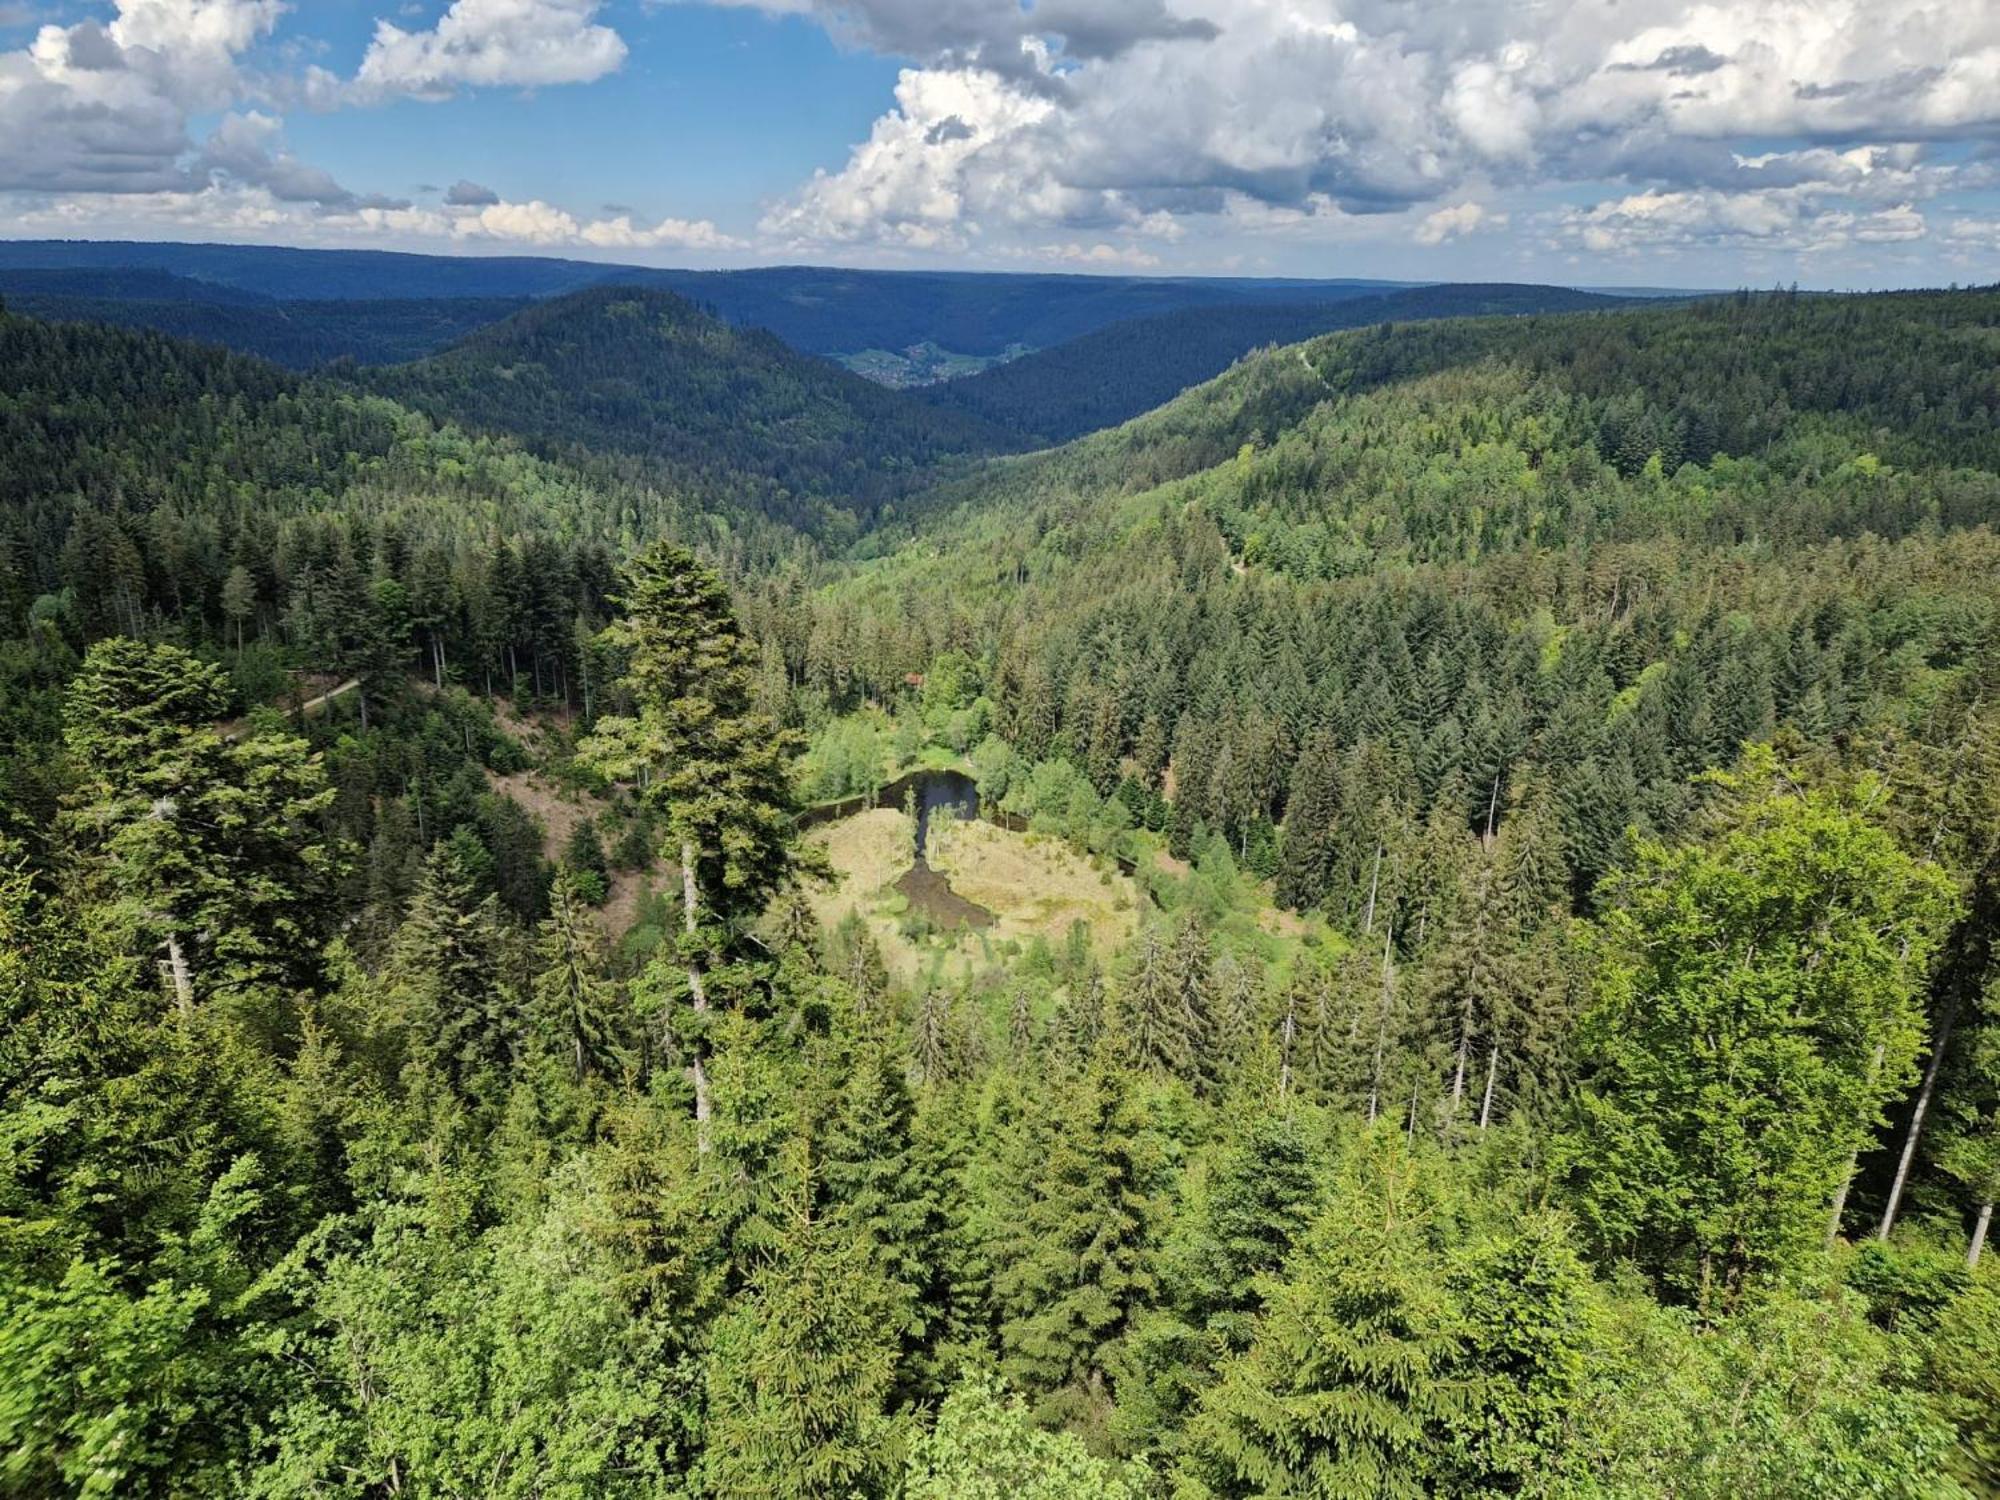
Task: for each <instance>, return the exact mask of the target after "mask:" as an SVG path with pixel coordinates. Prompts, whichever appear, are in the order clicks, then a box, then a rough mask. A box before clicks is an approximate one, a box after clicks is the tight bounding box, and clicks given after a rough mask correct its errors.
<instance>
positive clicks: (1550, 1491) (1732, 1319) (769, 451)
mask: <svg viewBox="0 0 2000 1500" xmlns="http://www.w3.org/2000/svg"><path fill="white" fill-rule="evenodd" d="M52 254H53V252H52V251H50V250H49V249H48V248H46V246H45V247H43V248H41V249H40V250H37V249H36V248H35V247H34V246H32V245H27V244H22V245H16V246H11V247H6V248H0V296H4V297H5V298H6V310H5V311H4V312H0V618H3V619H4V628H0V636H4V640H0V853H3V854H4V861H0V933H4V936H0V1140H4V1141H5V1142H6V1147H5V1150H4V1151H0V1289H4V1296H0V1307H4V1311H0V1493H3V1494H15V1493H18V1494H22V1495H28V1494H38V1495H39V1494H50V1495H53V1494H69V1493H78V1494H84V1493H88V1494H135V1495H137V1494H159V1495H182V1494H186V1495H211V1494H213V1495H221V1494H259V1495H273V1496H277V1495H285V1496H293V1495H298V1496H303V1495H343V1496H355V1497H360V1496H373V1495H386V1494H396V1495H423V1496H438V1497H443V1496H448V1495H462V1494H480V1495H489V1494H490V1495H503V1494H504V1495H529V1494H534V1495H543V1494H547V1495H558V1494H560V1495H576V1496H583V1495H592V1496H596V1495H606V1496H615V1495H630V1496H641V1495H643V1496H681V1497H689V1500H694V1497H704V1500H707V1497H713V1500H722V1497H726V1496H744V1495H753V1494H754V1495H765V1496H785V1497H790V1496H798V1497H813V1500H822V1497H824V1500H834V1497H841V1500H847V1497H853V1496H866V1497H882V1500H891V1497H898V1496H901V1497H908V1500H937V1497H943V1496H946V1495H951V1496H953V1497H954V1500H957V1497H959V1496H975V1495H986V1494H1001V1493H1007V1494H1015V1493H1019V1494H1021V1495H1023V1496H1036V1497H1041V1496H1047V1497H1049V1500H1055V1497H1058V1496H1070V1495H1086V1494H1087V1495H1103V1496H1107V1497H1113V1500H1118V1497H1128V1500H1138V1497H1146V1500H1154V1497H1161V1500H1164V1497H1168V1496H1172V1497H1174V1500H1251V1497H1254V1496H1266V1495H1269V1496H1280V1495H1283V1496H1288V1497H1289V1496H1297V1497H1308V1496H1310V1497H1331V1496H1335V1495H1364V1494H1365V1495H1389V1494H1395V1495H1435V1496H1465V1497H1483V1496H1497V1495H1530V1494H1533V1495H1546V1496H1563V1497H1578V1500H1581V1497H1587V1496H1588V1497H1595V1496H1621V1497H1635V1500H1636V1497H1650V1496H1669V1495H1671V1496H1675V1497H1716V1500H1721V1497H1725V1496H1738V1495H1770V1496H1790V1495H1806V1494H1821V1495H1825V1494H1846V1493H1863V1492H1866V1493H1871V1494H1881V1495H1894V1496H1904V1495H1908V1496H1916V1495H1925V1496H1945V1497H1955V1496H1975V1495H1985V1494H1991V1493H1994V1492H1995V1488H1994V1487H1995V1485H1996V1484H2000V1469H1996V1467H1995V1463H1996V1460H1995V1457H1994V1454H1995V1448H1994V1443H1995V1441H1996V1438H1995V1434H1996V1432H2000V1426H1996V1413H2000V1393H1996V1390H1995V1387H1994V1383H1993V1362H1992V1359H1991V1357H1990V1356H1991V1351H1992V1348H1993V1347H1994V1340H1995V1338H1996V1337H2000V1282H1996V1280H1995V1274H1996V1273H1995V1271H1994V1263H1995V1257H1994V1255H1993V1253H1992V1251H1991V1248H1990V1246H1989V1245H1988V1243H1987V1238H1988V1234H1989V1230H1990V1221H1991V1215H1992V1205H1993V1202H1994V1201H1995V1196H1996V1193H2000V1063H1997V1062H1996V1060H2000V968H1997V967H1996V959H1995V955H1996V953H2000V947H1996V941H2000V709H1996V705H2000V362H1996V360H1995V358H1994V354H1995V348H1996V344H1995V337H1996V330H1997V329H2000V291H1995V290H1994V289H1991V288H1972V289H1954V290H1949V291H1928V292H1905V293H1883V294H1865V295H1864V294H1853V295H1812V294H1806V293H1799V292H1796V291H1779V292H1772V293H1748V292H1743V293H1733V294H1726V295H1719V296H1706V297H1699V298H1697V297H1692V296H1688V297H1681V296H1667V297H1647V298H1643V299H1642V298H1637V297H1620V296H1611V295H1606V294H1602V293H1595V292H1581V291H1576V290H1573V289H1570V288H1566V287H1559V286H1522V285H1511V284H1486V283H1464V284H1436V285H1428V284H1427V285H1416V286H1412V285H1404V284H1396V283H1388V282H1375V281H1360V280H1348V281H1334V280H1327V281H1317V282H1309V281H1278V280H1272V281H1268V282H1260V281H1252V280H1249V279H1238V278H1214V279H1208V280H1205V279H1202V278H1175V277H1159V278H1146V277H1123V276H1119V277H1105V278H1101V279H1100V278H1092V277H1070V276H1054V275H1049V276H1040V275H1034V276H1031V275H1019V276H1015V275H994V276H991V277H985V276H971V275H964V276H959V275H948V274H944V273H935V274H933V273H929V272H909V273H900V272H890V271H882V272H850V271H839V270H815V269H813V268H767V269H764V270H760V271H744V272H685V273H681V272H675V273H668V272H660V273H657V274H651V275H649V274H643V273H644V271H645V268H617V267H611V268H607V267H605V266H602V265H598V264H596V263H588V262H582V261H560V260H542V259H525V258H523V259H518V260H516V259H514V258H505V259H496V260H490V261H481V262H479V263H478V264H477V266H476V267H473V266H470V263H467V264H466V265H465V266H460V263H457V262H449V263H445V262H447V261H448V258H444V257H437V258H424V257H410V258H394V257H380V258H374V257H372V256H360V257H358V258H353V259H348V258H343V255H342V254H340V253H337V252H333V251H308V250H299V251H284V252H278V251H273V252H270V253H269V254H268V255H265V254H260V253H258V252H255V251H253V250H251V249H249V248H245V247H224V246H215V247H199V246H163V247H155V248H153V249H151V250H147V251H146V252H144V253H143V254H142V253H138V252H135V251H133V250H132V249H131V248H130V247H119V246H115V245H101V246H97V247H95V248H93V249H89V250H87V251H78V252H77V253H75V254H69V253H68V252H65V254H66V255H68V260H67V262H66V265H65V266H64V267H55V268H52V267H50V266H48V265H45V264H41V263H40V262H38V261H37V260H36V259H35V257H36V256H37V255H40V256H43V257H48V256H50V255H52ZM454 267H458V269H454ZM614 273H615V274H614ZM9 278H12V279H9ZM391 292H393V293H394V295H389V293H391ZM863 350H878V351H879V350H889V351H894V350H902V351H924V352H923V353H921V354H920V355H918V354H911V355H910V356H909V363H908V364H907V365H906V366H897V365H895V363H894V361H883V362H877V364H876V365H875V366H873V367H871V372H872V373H873V374H874V375H875V377H876V378H874V379H867V378H863V377H862V376H861V375H858V374H856V373H854V372H853V370H852V369H851V368H842V364H841V362H840V361H841V360H842V359H844V360H845V361H846V362H847V363H848V364H850V365H851V364H852V363H853V359H854V356H855V354H856V353H857V352H859V351H863ZM948 350H949V351H958V353H957V354H955V355H947V354H946V353H945V351H948ZM960 356H963V358H961V357H960ZM898 357H899V358H901V357H902V356H898ZM972 364H983V365H985V367H984V368H981V369H979V370H978V371H976V372H971V371H970V370H969V366H970V365H972ZM919 367H920V368H919ZM919 375H921V376H923V377H925V380H924V381H919V380H918V378H917V377H918V376H919ZM931 376H938V377H943V378H939V379H936V380H929V378H928V377H931ZM107 1330H109V1331H112V1332H115V1333H116V1337H107ZM93 1465H95V1467H92V1466H93ZM87 1472H88V1473H89V1474H101V1475H103V1476H107V1477H105V1478H104V1479H103V1480H102V1482H100V1481H99V1480H98V1479H95V1478H88V1477H87ZM995 1475H999V1476H1000V1478H1001V1479H1005V1480H1006V1481H1007V1483H1008V1485H1011V1486H1013V1487H1012V1488H1007V1487H1002V1488H994V1487H993V1485H995V1484H998V1483H999V1482H1000V1481H999V1480H997V1479H995V1477H994V1476H995ZM496 1476H498V1477H496ZM968 1476H970V1477H968ZM980 1484H986V1485H988V1488H985V1489H981V1488H978V1487H977V1486H978V1485H980Z"/></svg>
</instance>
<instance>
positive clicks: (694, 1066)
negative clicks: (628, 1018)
mask: <svg viewBox="0 0 2000 1500" xmlns="http://www.w3.org/2000/svg"><path fill="white" fill-rule="evenodd" d="M694 866H695V847H694V840H693V839H682V840H681V916H682V925H683V927H684V928H685V930H686V932H687V937H688V953H687V977H688V995H689V997H690V999H692V1001H693V1003H694V1013H695V1014H696V1015H698V1016H705V1015H707V1014H708V985H707V978H706V976H705V975H704V974H703V972H702V967H701V959H700V957H699V956H698V954H697V953H696V949H695V933H696V932H697V931H698V930H699V928H700V925H701V896H700V893H699V892H698V891H697V890H696V888H695V883H694ZM707 1047H708V1038H707V1036H706V1035H702V1036H698V1037H696V1038H695V1039H694V1045H693V1047H692V1048H690V1049H689V1050H690V1051H691V1052H692V1053H693V1060H692V1061H691V1062H690V1064H689V1066H688V1077H689V1078H690V1079H692V1080H693V1082H694V1125H695V1147H696V1149H697V1150H698V1151H700V1152H701V1153H702V1154H703V1155H706V1154H707V1152H708V1121H709V1114H710V1109H709V1102H708V1067H707V1064H706V1062H705V1060H704V1056H703V1054H704V1052H705V1051H706V1049H707Z"/></svg>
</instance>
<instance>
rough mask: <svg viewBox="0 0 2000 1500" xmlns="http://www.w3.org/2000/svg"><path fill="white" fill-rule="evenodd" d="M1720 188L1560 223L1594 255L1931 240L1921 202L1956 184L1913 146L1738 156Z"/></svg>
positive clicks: (1604, 207) (1673, 194)
mask: <svg viewBox="0 0 2000 1500" xmlns="http://www.w3.org/2000/svg"><path fill="white" fill-rule="evenodd" d="M1735 167H1736V171H1735V172H1734V174H1733V175H1730V176H1728V177H1727V178H1726V179H1724V180H1723V181H1721V182H1706V183H1702V184H1699V185H1696V186H1692V187H1685V188H1649V189H1647V190H1645V191H1642V192H1637V193H1630V194H1626V195H1624V196H1621V197H1617V198H1611V199H1607V200H1605V201H1603V202H1600V203H1597V204H1594V205H1592V206H1590V207H1588V208H1580V209H1569V210H1565V211H1563V212H1562V213H1560V214H1559V215H1558V216H1557V221H1556V222H1557V230H1558V236H1559V238H1560V239H1562V240H1563V241H1565V242H1567V243H1569V244H1571V245H1573V246H1576V247H1580V248H1582V249H1584V250H1587V251H1590V252H1592V253H1595V254H1621V253H1625V254H1629V253H1633V252H1638V251H1643V250H1653V249H1686V248H1691V247H1694V246H1698V245H1733V246H1736V247H1738V248H1746V249H1762V250H1785V251H1792V252H1798V253H1817V252H1823V251H1828V250H1837V249H1845V248H1849V247H1853V246H1867V245H1895V244H1903V243H1907V242H1910V241H1913V240H1919V239H1922V238H1924V236H1925V235H1926V234H1927V233H1928V228H1929V226H1928V224H1927V221H1926V220H1925V217H1924V214H1923V212H1922V209H1921V207H1920V204H1921V203H1922V202H1923V201H1925V200H1927V199H1930V198H1933V197H1935V196H1936V195H1937V194H1939V193H1940V192H1942V191H1944V190H1945V189H1946V188H1947V187H1948V186H1949V185H1950V183H1951V181H1952V178H1953V173H1952V172H1951V171H1950V170H1949V169H1945V168H1939V167H1932V166H1927V165H1925V164H1924V162H1923V161H1922V159H1921V156H1920V154H1919V153H1918V152H1917V150H1916V149H1915V148H1913V147H1909V146H1903V147H1894V148H1890V147H1857V148H1856V149H1854V150H1851V151H1832V150H1828V149H1825V148H1808V149H1805V150H1801V151H1792V152H1769V153H1765V154H1762V155H1758V156H1739V157H1736V158H1735Z"/></svg>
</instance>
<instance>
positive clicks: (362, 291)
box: [0, 240, 1388, 368]
mask: <svg viewBox="0 0 2000 1500" xmlns="http://www.w3.org/2000/svg"><path fill="white" fill-rule="evenodd" d="M32 269H43V270H47V269H53V270H58V271H63V272H67V273H71V274H82V273H93V274H94V275H96V276H99V277H102V278H104V280H103V282H102V283H101V284H100V285H98V286H97V287H96V289H95V290H94V291H93V292H92V293H91V295H94V296H98V297H110V296H121V297H129V298H133V299H136V300H142V301H158V300H162V299H161V298H160V296H159V294H158V291H157V285H158V283H157V282H156V281H151V280H148V279H147V278H148V277H153V278H157V277H158V276H161V275H170V276H173V277H175V278H178V279H179V280H180V281H183V282H188V281H191V282H194V283H196V284H197V285H198V286H207V287H211V288H214V289H215V296H214V298H213V299H211V300H221V299H222V298H223V297H224V296H225V295H226V294H227V293H229V292H236V293H246V292H247V293H250V294H252V295H253V296H255V297H257V298H262V299H267V300H270V301H274V302H282V303H291V302H325V301H330V300H331V301H358V302H378V303H379V302H387V301H397V302H404V301H428V300H430V299H434V298H445V299H466V298H472V299H491V298H541V297H553V296H561V295H563V294H565V293H569V292H574V291H578V290H581V289H582V288H584V287H588V286H595V285H600V284H605V283H621V284H632V285H638V286H645V287H650V288H653V289H656V290H664V291H670V292H674V293H676V294H678V295H680V296H683V297H687V298H689V299H691V300H693V301H695V302H698V303H700V304H701V305H702V306H704V307H706V308H708V309H709V310H711V311H712V312H714V313H715V314H716V315H717V316H719V317H721V318H723V319H724V320H725V321H727V322H730V323H734V324H737V325H738V326H741V327H749V328H763V329H767V330H769V331H770V332H772V333H775V334H776V335H777V336H778V337H779V338H781V339H783V340H784V341H785V342H786V343H788V344H790V345H791V346H792V347H793V348H795V349H801V350H804V351H806V352H808V353H813V354H825V355H831V356H840V357H848V356H856V357H859V356H864V355H869V356H870V357H869V358H868V359H866V360H863V361H862V362H863V363H867V364H869V365H870V366H871V367H878V368H888V367H893V366H894V365H895V364H896V363H897V362H899V361H903V360H904V359H905V357H906V351H908V350H910V349H911V348H912V347H913V346H919V345H926V344H928V345H933V346H935V349H936V351H937V353H936V354H935V355H934V356H932V358H934V359H936V360H938V361H939V362H941V363H942V364H943V365H945V366H948V365H949V363H950V361H951V358H952V357H954V356H956V357H962V358H971V359H991V358H997V357H1000V356H1003V355H1005V354H1007V353H1009V352H1010V351H1013V350H1015V349H1017V348H1043V347H1046V346H1049V345H1053V344H1058V343H1061V342H1063V341H1064V340H1066V339H1071V338H1075V337H1076V336H1078V335H1079V334H1082V333H1087V332H1089V331H1090V330H1092V329H1094V328H1099V327H1102V326H1104V325H1106V324H1109V323H1115V322H1119V321H1121V320H1124V319H1128V318H1133V317H1139V316H1145V315H1148V314H1152V313H1157V312H1162V311H1167V310H1170V309H1172V308H1177V307H1187V306H1196V305H1212V304H1224V303H1232V304H1233V303H1257V302H1277V301H1299V300H1304V299H1310V300H1313V301H1322V302H1323V301H1333V300H1337V299H1339V298H1343V297H1348V296H1362V295H1366V294H1368V293H1369V292H1374V291H1380V290H1381V289H1382V288H1383V287H1384V286H1386V285H1388V283H1384V282H1379V281H1338V280H1335V281H1297V280H1290V281H1287V280H1258V279H1242V278H1238V279H1231V278H1204V277H1142V276H1077V275H1045V274H1038V273H1024V274H989V273H951V272H927V271H857V270H846V269H839V268H827V267H813V266H774V267H762V268H757V269H752V270H743V271H685V270H660V269H656V268H651V267H642V266H620V265H615V264H609V263H600V262H596V261H579V260H562V259H556V258H549V257H534V256H445V255H410V254H402V253H397V252H391V251H375V250H298V249H291V248H286V247H281V246H256V245H186V244H150V243H118V242H96V241H71V240H39V241H37V240H19V241H0V286H4V285H5V284H6V278H7V277H9V276H14V275H18V274H19V273H20V272H22V271H23V270H32ZM121 276H124V277H130V278H131V280H130V282H129V287H130V289H129V290H126V291H122V292H121V291H117V290H115V288H116V285H117V279H118V278H119V277H121ZM133 321H137V320H133ZM217 326H218V327H220V328H222V329H223V330H224V331H225V332H228V331H230V325H226V324H222V323H220V322H218V324H217ZM175 331H180V330H175ZM220 341H226V340H220ZM871 351H872V354H871ZM884 360H887V361H888V365H887V366H884V365H883V361H884Z"/></svg>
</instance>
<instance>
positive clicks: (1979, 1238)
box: [1965, 1198, 1993, 1271]
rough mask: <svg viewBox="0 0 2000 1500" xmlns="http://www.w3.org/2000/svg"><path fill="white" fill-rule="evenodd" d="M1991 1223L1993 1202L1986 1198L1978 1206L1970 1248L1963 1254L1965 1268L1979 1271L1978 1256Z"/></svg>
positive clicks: (1984, 1244)
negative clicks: (1977, 1215) (1977, 1216)
mask: <svg viewBox="0 0 2000 1500" xmlns="http://www.w3.org/2000/svg"><path fill="white" fill-rule="evenodd" d="M1992 1223H1993V1200H1992V1199H1991V1198H1988V1199H1987V1200H1986V1201H1985V1202H1984V1203H1982V1204H1980V1205H1979V1219H1978V1221H1977V1222H1976V1223H1975V1224H1973V1226H1972V1248H1971V1249H1970V1250H1968V1251H1966V1252H1965V1268H1966V1270H1968V1271H1976V1270H1978V1269H1979V1254H1980V1252H1981V1251H1982V1250H1984V1249H1985V1248H1986V1231H1987V1229H1988V1228H1989V1227H1990V1226H1991V1225H1992Z"/></svg>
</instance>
